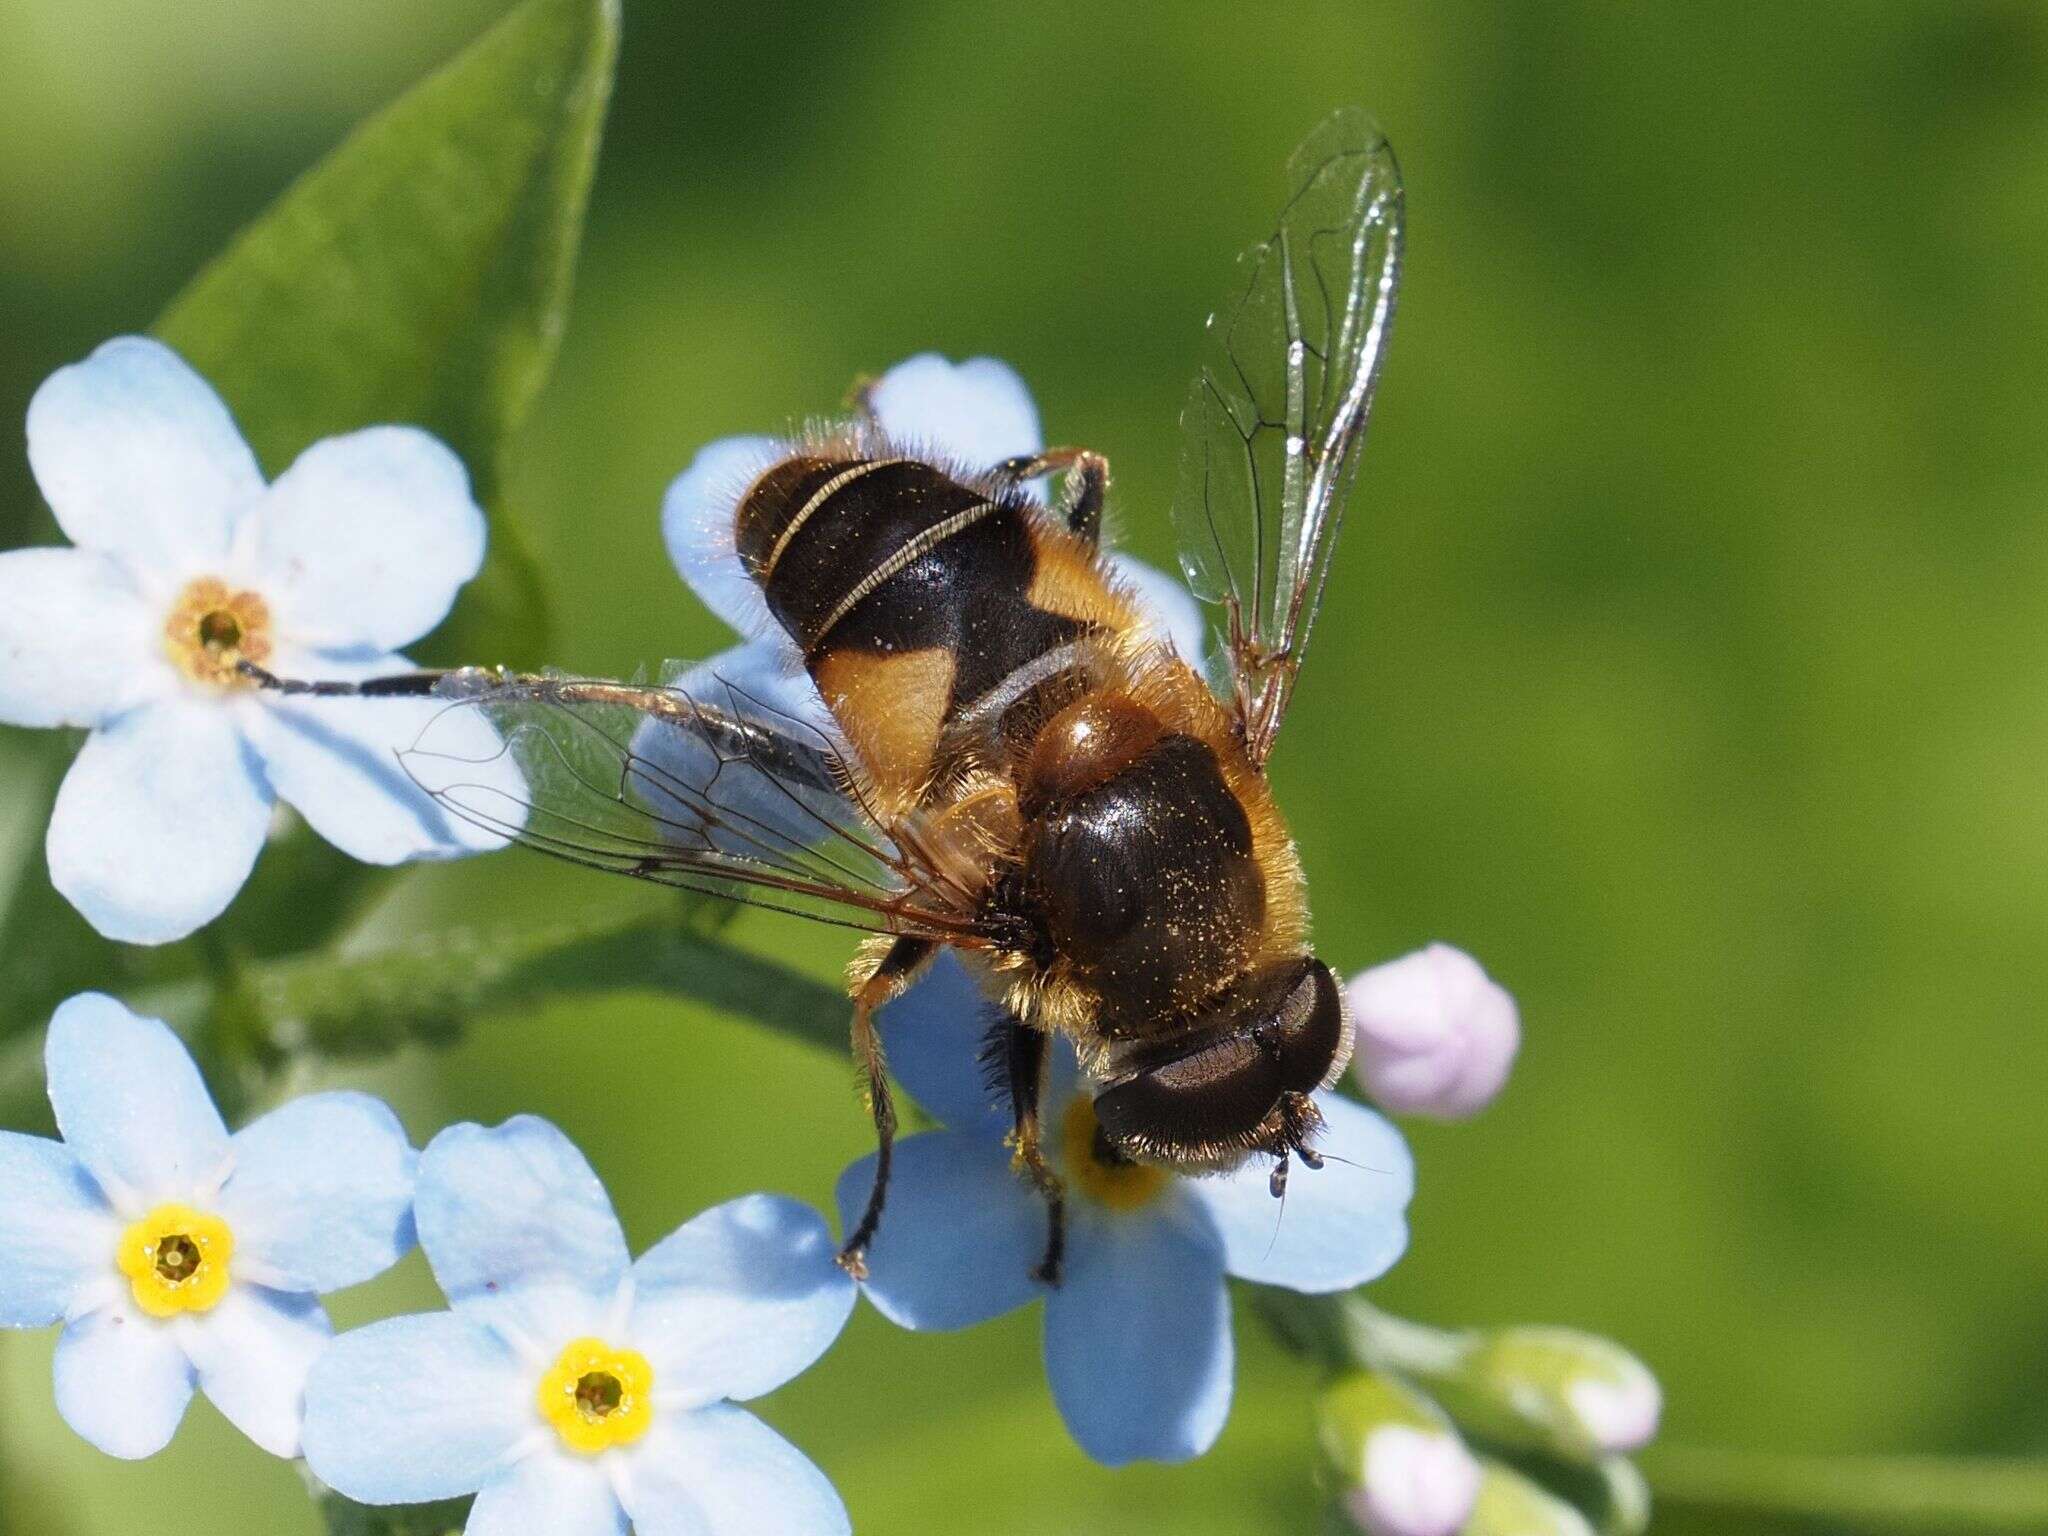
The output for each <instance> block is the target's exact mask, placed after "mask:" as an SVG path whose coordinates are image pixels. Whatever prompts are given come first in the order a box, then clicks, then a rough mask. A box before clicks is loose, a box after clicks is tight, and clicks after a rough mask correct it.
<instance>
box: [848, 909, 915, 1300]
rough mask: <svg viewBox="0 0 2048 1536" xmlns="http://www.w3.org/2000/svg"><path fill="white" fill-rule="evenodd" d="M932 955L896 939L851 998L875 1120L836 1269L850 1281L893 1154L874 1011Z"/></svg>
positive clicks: (859, 1275) (861, 1262) (874, 1220)
mask: <svg viewBox="0 0 2048 1536" xmlns="http://www.w3.org/2000/svg"><path fill="white" fill-rule="evenodd" d="M937 951H938V945H936V944H934V943H933V942H932V941H931V940H930V939H911V938H900V939H897V940H896V941H895V942H894V943H892V944H890V946H889V948H888V950H887V951H886V952H885V953H884V954H883V955H882V958H881V960H880V962H879V963H878V964H876V966H875V968H874V970H873V971H872V972H871V973H870V974H869V975H868V977H867V979H866V980H865V981H863V982H861V983H860V984H859V985H858V986H857V987H856V988H855V989H854V994H853V1054H854V1055H855V1056H856V1057H857V1058H858V1059H859V1061H860V1064H861V1070H862V1071H863V1072H864V1073H865V1074H866V1078H867V1096H868V1110H869V1112H870V1113H871V1114H872V1115H873V1116H874V1121H875V1182H874V1186H873V1187H872V1188H871V1189H870V1190H869V1191H868V1203H867V1209H866V1210H864V1211H863V1212H862V1213H861V1218H860V1222H859V1224H858V1225H856V1226H855V1227H854V1229H853V1231H852V1233H851V1234H849V1235H848V1237H847V1239H846V1246H845V1247H843V1248H841V1249H840V1250H839V1267H840V1268H841V1269H843V1270H845V1271H846V1272H847V1273H848V1274H849V1275H852V1276H853V1278H854V1279H856V1280H865V1279H867V1277H868V1260H867V1253H868V1244H870V1243H872V1242H873V1241H874V1240H875V1229H876V1228H877V1227H879V1226H880V1225H881V1224H882V1206H883V1205H884V1204H885V1203H886V1202H887V1200H888V1198H889V1166H890V1164H891V1163H892V1162H893V1161H894V1159H895V1154H896V1101H895V1099H894V1098H893V1097H892V1096H891V1095H890V1092H889V1072H888V1063H887V1062H886V1061H885V1060H884V1059H883V1055H882V1035H881V1032H880V1031H879V1030H878V1029H876V1028H875V1010H876V1009H878V1008H880V1007H881V1006H882V1005H883V1004H884V1003H886V1002H888V1001H889V1000H890V999H891V998H893V997H896V996H897V995H898V994H900V993H901V992H902V991H903V989H904V988H906V987H908V986H909V985H910V983H911V981H912V980H913V979H914V978H915V977H916V975H917V973H918V971H919V970H920V969H922V968H923V966H924V964H925V962H926V961H928V960H929V959H931V957H932V956H933V955H934V954H935V953H936V952H937Z"/></svg>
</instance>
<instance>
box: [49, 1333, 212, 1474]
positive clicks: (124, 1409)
mask: <svg viewBox="0 0 2048 1536" xmlns="http://www.w3.org/2000/svg"><path fill="white" fill-rule="evenodd" d="M192 1385H193V1372H192V1366H191V1363H190V1362H189V1361H187V1360H186V1358H185V1352H184V1351H183V1350H182V1349H180V1348H179V1347H178V1341H177V1338H176V1336H175V1334H174V1333H173V1332H172V1330H171V1329H170V1328H168V1327H166V1326H165V1325H164V1324H162V1323H159V1322H156V1321H155V1320H154V1319H151V1318H147V1317H144V1316H143V1315H142V1314H141V1313H140V1312H138V1311H136V1310H135V1308H134V1306H133V1305H132V1304H130V1303H129V1301H128V1300H127V1298H125V1297H123V1298H122V1299H120V1300H118V1301H115V1302H112V1303H110V1304H109V1305H107V1306H104V1307H101V1308H100V1309H99V1310H98V1311H96V1312H91V1313H88V1314H87V1315H86V1316H84V1317H81V1318H79V1319H78V1320H77V1321H75V1322H73V1323H72V1324H71V1325H70V1326H69V1327H67V1328H66V1329H65V1330H64V1333H63V1335H62V1337H60V1338H59V1339H58V1340H57V1361H56V1387H57V1411H58V1412H59V1413H60V1414H62V1415H63V1416H64V1422H65V1423H67V1424H69V1425H70V1426H71V1427H72V1428H73V1429H75V1430H77V1431H78V1433H79V1434H80V1435H81V1436H83V1437H84V1438H85V1440H86V1441H87V1442H89V1443H90V1444H92V1445H94V1446H96V1447H98V1448H99V1449H100V1450H102V1451H105V1452H106V1453H107V1454H108V1455H109V1456H118V1457H120V1458H121V1459H122V1460H123V1461H140V1460H142V1458H144V1457H145V1456H154V1455H155V1454H156V1453H157V1452H158V1451H160V1450H162V1449H163V1448H164V1447H165V1446H167V1445H169V1444H170V1443H171V1436H173V1435H175V1434H176V1433H177V1432H178V1424H179V1422H180V1421H181V1420H183V1418H184V1417H185V1409H186V1406H187V1405H188V1404H190V1403H191V1401H192Z"/></svg>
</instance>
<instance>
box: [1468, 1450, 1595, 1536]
mask: <svg viewBox="0 0 2048 1536" xmlns="http://www.w3.org/2000/svg"><path fill="white" fill-rule="evenodd" d="M1463 1536H1594V1531H1593V1526H1592V1522H1590V1521H1589V1520H1587V1519H1586V1517H1585V1516H1584V1515H1582V1514H1580V1513H1579V1511H1578V1510H1576V1509H1574V1508H1573V1507H1572V1506H1571V1505H1569V1504H1567V1503H1566V1502H1565V1501H1564V1500H1563V1499H1560V1498H1559V1497H1558V1496H1557V1495H1556V1494H1554V1493H1551V1492H1549V1491H1548V1490H1546V1489H1544V1488H1542V1487H1540V1486H1538V1485H1537V1484H1535V1483H1533V1482H1531V1481H1530V1480H1529V1479H1528V1478H1526V1477H1524V1476H1522V1474H1521V1473H1519V1472H1515V1471H1512V1470H1510V1469H1509V1468H1507V1467H1504V1466H1502V1465H1501V1464H1500V1463H1499V1462H1497V1461H1489V1462H1487V1463H1486V1466H1485V1468H1484V1470H1483V1471H1482V1473H1481V1475H1480V1479H1479V1499H1478V1502H1477V1503H1476V1504H1475V1505H1474V1506H1473V1509H1472V1518H1471V1519H1470V1520H1469V1521H1467V1522H1466V1525H1465V1530H1464V1533H1463Z"/></svg>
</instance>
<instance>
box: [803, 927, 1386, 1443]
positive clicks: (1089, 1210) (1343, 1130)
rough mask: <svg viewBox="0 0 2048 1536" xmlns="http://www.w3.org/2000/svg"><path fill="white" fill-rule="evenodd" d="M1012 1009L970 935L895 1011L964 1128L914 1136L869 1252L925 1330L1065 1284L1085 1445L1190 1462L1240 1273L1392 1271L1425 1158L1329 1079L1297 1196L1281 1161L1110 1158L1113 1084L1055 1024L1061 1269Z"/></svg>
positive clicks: (914, 1082) (1048, 1358)
mask: <svg viewBox="0 0 2048 1536" xmlns="http://www.w3.org/2000/svg"><path fill="white" fill-rule="evenodd" d="M989 1008H990V1005H989V1004H988V1002H987V1001H986V1000H985V999H984V998H983V997H982V995H981V992H980V990H979V989H978V988H977V987H976V986H975V984H974V982H973V980H972V979H971V978H970V977H969V975H968V974H967V971H966V968H965V967H964V966H963V965H961V964H960V962H959V961H958V960H956V959H955V958H954V957H953V956H952V955H951V954H950V953H948V954H945V955H942V956H941V957H940V958H939V959H938V960H937V961H935V962H933V965H932V969H931V972H930V973H929V974H928V975H927V976H925V977H924V978H923V979H922V980H920V981H919V982H918V984H917V985H916V986H914V987H913V988H911V990H910V991H909V992H907V993H905V994H904V996H902V997H900V998H898V999H897V1000H896V1001H895V1002H893V1003H891V1004H889V1005H888V1006H887V1007H886V1008H884V1009H883V1010H882V1012H881V1014H880V1024H881V1029H882V1037H883V1041H884V1044H885V1046H886V1048H887V1051H888V1056H889V1065H890V1068H891V1070H892V1071H893V1072H894V1073H895V1075H896V1076H897V1077H898V1078H899V1079H900V1080H901V1081H902V1083H903V1086H904V1087H905V1088H906V1089H907V1090H908V1091H909V1093H910V1095H911V1097H912V1098H914V1099H916V1100H917V1101H918V1103H920V1104H921V1105H923V1106H924V1108H925V1109H926V1110H928V1111H929V1112H930V1113H931V1114H933V1115H935V1116H937V1117H938V1119H940V1120H941V1121H942V1122H944V1125H945V1129H943V1130H936V1131H926V1132H923V1133H921V1134H919V1135H916V1136H912V1137H909V1138H908V1139H907V1140H905V1141H903V1142H900V1143H899V1144H898V1145H897V1147H896V1165H895V1171H894V1174H893V1176H892V1178H891V1180H890V1184H889V1203H888V1208H887V1210H886V1211H885V1213H884V1215H883V1218H882V1225H881V1229H880V1230H879V1231H878V1232H877V1233H876V1235H875V1240H874V1243H873V1245H872V1246H871V1247H870V1248H869V1250H868V1254H867V1263H868V1281H867V1287H866V1288H867V1293H868V1296H869V1298H870V1299H871V1300H872V1301H873V1302H874V1303H875V1305H876V1306H877V1307H878V1308H880V1309H881V1311H882V1313H883V1314H884V1315H885V1316H887V1317H888V1318H890V1319H891V1320H892V1321H893V1322H896V1323H899V1324H901V1325H902V1326H904V1327H906V1328H918V1329H948V1328H963V1327H966V1326H968V1325H969V1324H972V1323H978V1322H983V1321H985V1320H987V1319H988V1318H992V1317H997V1316H1000V1315H1001V1314H1002V1313H1005V1312H1008V1311H1011V1310H1012V1309H1014V1308H1017V1307H1021V1306H1023V1305H1025V1304H1026V1303H1028V1302H1030V1301H1033V1300H1036V1299H1038V1298H1040V1297H1043V1299H1044V1301H1045V1369H1046V1376H1047V1379H1048V1380H1049V1381H1050V1383H1051V1386H1052V1394H1053V1400H1054V1402H1055V1403H1056V1404H1057V1405H1058V1407H1059V1410H1060V1415H1061V1417H1063V1418H1064V1419H1065V1420H1066V1422H1067V1427H1068V1429H1069V1430H1071V1431H1072V1432H1073V1435H1074V1438H1075V1439H1076V1440H1077V1441H1079V1442H1080V1445H1081V1448H1082V1449H1083V1450H1085V1451H1086V1452H1087V1453H1088V1454H1089V1455H1090V1456H1092V1457H1094V1458H1095V1459H1096V1460H1097V1461H1100V1462H1105V1463H1107V1464H1109V1465H1111V1466H1116V1465H1121V1464H1122V1463H1125V1462H1130V1461H1183V1460H1186V1459H1188V1458H1189V1457H1193V1456H1199V1455H1200V1454H1201V1453H1202V1452H1203V1451H1205V1450H1207V1449H1208V1448H1209V1446H1210V1445H1211V1444H1212V1443H1213V1442H1214V1441H1215V1439H1216V1436H1217V1434H1218V1433H1219V1432H1220V1431H1221V1430H1222V1428H1223V1421H1224V1419H1225V1418H1226V1417H1227V1416H1228V1415H1229V1411H1230V1392H1231V1372H1232V1355H1231V1337H1230V1296H1229V1292H1228V1290H1227V1289H1226V1287H1225V1284H1224V1277H1225V1276H1226V1275H1235V1276H1237V1277H1239V1278H1240V1279H1245V1280H1256V1281H1260V1282H1262V1283H1264V1284H1268V1285H1278V1286H1285V1287H1287V1288H1288V1289H1291V1290H1296V1291H1305V1292H1324V1291H1337V1290H1344V1289H1348V1288H1349V1287H1351V1286H1355V1285H1361V1284H1363V1283H1364V1282H1365V1281H1368V1280H1371V1279H1374V1278H1376V1277H1377V1276H1379V1275H1380V1274H1382V1273H1384V1272H1385V1271H1386V1270H1387V1269H1388V1268H1389V1267H1390V1266H1391V1265H1392V1264H1393V1262H1394V1261H1395V1260H1396V1259H1397V1258H1399V1257H1400V1255H1401V1251H1402V1249H1403V1248H1404V1247H1405V1246H1406V1244H1407V1237H1408V1228H1407V1219H1406V1215H1405V1212H1406V1210H1407V1205H1408V1199H1409V1196H1410V1194H1411V1193H1412V1191H1413V1188H1414V1164H1413V1161H1412V1160H1411V1158H1410V1156H1409V1153H1408V1148H1407V1145H1406V1144H1405V1143H1404V1142H1403V1141H1402V1139H1401V1135H1400V1133H1399V1132H1398V1131H1396V1130H1395V1129H1394V1128H1393V1127H1392V1126H1391V1125H1389V1124H1388V1123H1387V1122H1386V1121H1385V1120H1383V1119H1382V1118H1381V1117H1380V1116H1379V1115H1377V1114H1375V1113H1374V1112H1373V1111H1372V1110H1370V1109H1367V1108H1366V1107H1365V1106H1364V1105H1362V1104H1358V1103H1354V1102H1353V1101H1351V1100H1349V1099H1345V1098H1342V1097H1339V1096H1338V1095H1336V1094H1332V1093H1321V1094H1318V1095H1317V1096H1316V1103H1317V1106H1318V1107H1319V1108H1320V1109H1321V1110H1322V1113H1323V1117H1324V1120H1325V1122H1326V1124H1325V1129H1324V1132H1323V1134H1322V1135H1321V1136H1320V1137H1319V1138H1318V1139H1317V1141H1316V1148H1317V1150H1318V1151H1320V1152H1322V1153H1323V1154H1324V1155H1325V1157H1326V1159H1327V1161H1326V1162H1325V1165H1324V1166H1323V1167H1322V1168H1320V1169H1308V1168H1302V1169H1297V1170H1296V1172H1295V1175H1294V1178H1293V1180H1292V1181H1291V1182H1290V1183H1289V1184H1288V1186H1287V1198H1286V1200H1285V1201H1284V1202H1282V1201H1279V1200H1275V1199H1274V1198H1273V1197H1272V1193H1271V1190H1270V1188H1269V1175H1270V1174H1271V1171H1272V1163H1271V1161H1270V1160H1269V1159H1267V1158H1263V1157H1254V1158H1252V1159H1250V1160H1249V1161H1248V1162H1247V1163H1245V1164H1244V1165H1243V1166H1242V1167H1241V1168H1239V1169H1238V1170H1237V1171H1235V1172H1233V1173H1227V1174H1221V1175H1214V1176H1209V1177H1201V1178H1191V1177H1183V1176H1180V1175H1177V1174H1174V1173H1170V1172H1168V1171H1166V1170H1165V1169H1161V1168H1153V1167H1146V1166H1142V1165H1138V1164H1134V1163H1129V1162H1125V1161H1122V1160H1121V1159H1115V1160H1105V1159H1104V1158H1102V1157H1101V1156H1100V1155H1099V1152H1098V1148H1097V1140H1096V1134H1095V1131H1096V1123H1095V1114H1094V1109H1093V1107H1092V1105H1091V1102H1090V1100H1091V1092H1090V1089H1089V1086H1088V1084H1087V1083H1086V1082H1085V1081H1084V1080H1083V1079H1082V1078H1081V1076H1080V1073H1079V1072H1078V1070H1077V1068H1076V1066H1075V1064H1074V1056H1073V1052H1072V1050H1071V1049H1070V1048H1069V1047H1068V1046H1067V1045H1066V1044H1065V1042H1063V1041H1060V1042H1055V1043H1054V1046H1053V1053H1052V1064H1051V1067H1050V1069H1049V1071H1048V1074H1047V1077H1048V1081H1047V1085H1046V1090H1045V1094H1044V1098H1043V1100H1042V1103H1041V1108H1040V1113H1041V1119H1042V1122H1043V1125H1044V1127H1045V1151H1046V1154H1047V1157H1048V1160H1049V1161H1050V1162H1051V1163H1052V1165H1053V1166H1054V1168H1055V1169H1056V1170H1058V1172H1059V1173H1060V1175H1061V1177H1062V1179H1063V1180H1064V1182H1065V1185H1066V1194H1067V1240H1066V1255H1065V1263H1064V1267H1063V1272H1062V1275H1061V1279H1060V1283H1059V1284H1058V1285H1056V1286H1048V1285H1046V1284H1045V1283H1044V1282H1043V1281H1041V1280H1039V1279H1038V1278H1037V1277H1036V1271H1037V1269H1038V1267H1039V1262H1040V1259H1041V1257H1042V1255H1043V1254H1044V1252H1045V1246H1046V1211H1045V1202H1044V1201H1043V1200H1042V1199H1041V1198H1040V1196H1039V1194H1038V1192H1037V1191H1036V1190H1035V1189H1034V1188H1033V1187H1032V1185H1031V1183H1030V1182H1029V1180H1027V1179H1026V1178H1024V1177H1023V1176H1022V1175H1021V1174H1020V1173H1019V1172H1018V1171H1017V1169H1016V1168H1015V1167H1013V1166H1012V1164H1013V1158H1012V1153H1011V1149H1010V1147H1009V1145H1008V1144H1007V1142H1006V1137H1007V1136H1008V1133H1009V1131H1010V1129H1011V1126H1010V1115H1009V1111H1008V1108H1007V1106H1006V1105H1004V1104H1002V1103H1000V1102H999V1101H998V1100H997V1099H996V1097H995V1096H994V1095H993V1094H992V1093H991V1091H990V1088H989V1085H988V1083H987V1081H986V1079H985V1078H984V1075H983V1072H982V1068H981V1063H980V1060H979V1056H978V1052H977V1047H978V1045H979V1044H980V1040H981V1036H982V1029H983V1026H984V1025H985V1024H986V1021H987V1019H988V1017H989ZM874 1162H875V1160H874V1157H873V1155H872V1154H870V1155H869V1156H868V1157H865V1158H863V1159H861V1160H860V1161H859V1162H857V1163H855V1164H854V1165H853V1166H852V1167H850V1168H848V1169H847V1170H846V1172H845V1173H844V1174H843V1175H842V1176H841V1177H840V1180H839V1192H838V1193H839V1209H840V1213H841V1219H842V1220H844V1221H847V1222H848V1223H851V1222H852V1221H853V1220H854V1219H855V1218H856V1217H858V1216H859V1214H860V1211H861V1208H862V1206H863V1205H864V1204H865V1203H866V1200H867V1195H868V1189H869V1187H870V1185H871V1184H872V1182H873V1179H874Z"/></svg>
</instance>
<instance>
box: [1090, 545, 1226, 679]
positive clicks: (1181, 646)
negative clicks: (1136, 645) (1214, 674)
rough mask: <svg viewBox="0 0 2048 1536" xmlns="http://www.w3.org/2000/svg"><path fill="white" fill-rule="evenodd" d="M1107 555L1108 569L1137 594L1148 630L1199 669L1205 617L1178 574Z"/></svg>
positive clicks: (1206, 628)
mask: <svg viewBox="0 0 2048 1536" xmlns="http://www.w3.org/2000/svg"><path fill="white" fill-rule="evenodd" d="M1107 558H1108V561H1109V568H1110V571H1111V573H1112V574H1114V575H1115V576H1116V577H1117V578H1118V579H1119V580H1120V581H1122V582H1123V583H1124V584H1125V585H1126V586H1128V587H1130V588H1131V589H1132V590H1134V591H1135V592H1136V593H1137V594H1138V600H1139V603H1140V604H1141V605H1142V606H1143V607H1144V609H1145V614H1146V618H1147V620H1148V623H1149V626H1150V628H1151V629H1152V631H1153V632H1154V633H1155V634H1157V635H1158V636H1159V638H1161V639H1162V640H1165V641H1167V642H1169V643H1170V644H1171V645H1172V646H1173V648H1174V650H1176V651H1178V652H1179V653H1180V659H1181V660H1182V661H1184V662H1186V663H1187V664H1188V665H1189V666H1191V667H1193V668H1194V669H1195V670H1196V671H1197V672H1200V671H1201V670H1202V668H1203V665H1204V652H1205V650H1206V647H1205V646H1204V644H1203V641H1204V639H1205V638H1206V636H1207V633H1208V620H1207V618H1206V617H1205V616H1204V614H1203V612H1202V605H1201V604H1200V603H1198V602H1196V601H1195V597H1194V594H1193V593H1192V592H1190V591H1188V589H1187V587H1186V586H1185V585H1184V584H1183V583H1182V582H1181V581H1180V580H1179V578H1177V577H1173V576H1169V575H1167V574H1166V573H1165V572H1164V571H1158V570H1154V569H1153V568H1152V567H1151V566H1149V565H1147V564H1146V563H1145V562H1144V561H1142V560H1139V559H1136V558H1134V557H1133V556H1130V555H1120V554H1116V553H1114V552H1112V553H1111V554H1110V555H1109V556H1108V557H1107Z"/></svg>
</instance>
